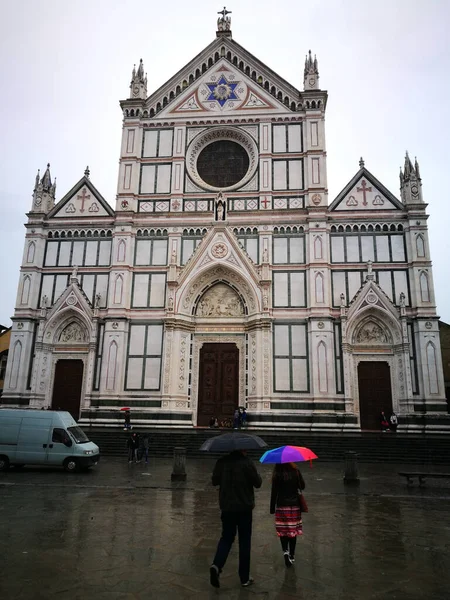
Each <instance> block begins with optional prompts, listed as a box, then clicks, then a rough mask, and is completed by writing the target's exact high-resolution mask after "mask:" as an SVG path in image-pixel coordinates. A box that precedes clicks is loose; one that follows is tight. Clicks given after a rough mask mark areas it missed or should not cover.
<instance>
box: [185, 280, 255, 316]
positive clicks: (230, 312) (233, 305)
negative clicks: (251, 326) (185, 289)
mask: <svg viewBox="0 0 450 600" xmlns="http://www.w3.org/2000/svg"><path fill="white" fill-rule="evenodd" d="M196 314H197V316H198V317H239V316H241V315H243V314H244V307H243V304H242V301H241V299H240V298H239V296H238V295H237V293H236V292H235V291H234V290H233V289H231V288H230V287H229V286H227V285H225V284H223V283H219V284H217V285H215V286H214V287H213V288H211V289H210V290H208V291H207V292H206V293H205V294H204V296H203V297H202V298H201V300H200V302H199V304H198V306H197V312H196Z"/></svg>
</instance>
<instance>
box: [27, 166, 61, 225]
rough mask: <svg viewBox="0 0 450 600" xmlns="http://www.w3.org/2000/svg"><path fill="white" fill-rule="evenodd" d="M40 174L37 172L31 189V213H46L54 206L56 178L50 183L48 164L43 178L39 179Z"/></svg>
mask: <svg viewBox="0 0 450 600" xmlns="http://www.w3.org/2000/svg"><path fill="white" fill-rule="evenodd" d="M39 177H40V172H39V170H38V172H37V175H36V179H35V183H34V189H33V206H32V208H31V210H32V212H44V213H48V212H49V210H51V209H52V208H53V207H54V206H55V194H56V178H55V180H54V182H53V183H52V178H51V175H50V163H48V164H47V168H46V170H45V173H44V176H43V177H42V179H39Z"/></svg>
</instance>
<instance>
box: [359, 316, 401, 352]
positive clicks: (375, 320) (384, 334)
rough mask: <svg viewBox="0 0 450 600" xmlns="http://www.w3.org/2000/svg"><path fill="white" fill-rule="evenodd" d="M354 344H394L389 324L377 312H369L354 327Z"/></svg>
mask: <svg viewBox="0 0 450 600" xmlns="http://www.w3.org/2000/svg"><path fill="white" fill-rule="evenodd" d="M350 343H351V344H353V345H360V344H362V345H364V344H369V345H374V344H386V345H392V344H393V339H392V335H391V333H390V331H389V326H388V325H387V324H386V323H385V322H384V320H383V319H380V318H379V315H377V314H376V313H374V314H368V315H366V316H365V317H364V318H363V319H361V320H359V322H358V324H357V326H356V327H355V328H354V329H353V334H352V337H351V340H350Z"/></svg>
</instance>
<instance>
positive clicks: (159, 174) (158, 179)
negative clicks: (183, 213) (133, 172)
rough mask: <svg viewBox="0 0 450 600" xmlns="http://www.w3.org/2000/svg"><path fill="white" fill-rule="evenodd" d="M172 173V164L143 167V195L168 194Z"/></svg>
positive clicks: (141, 190)
mask: <svg viewBox="0 0 450 600" xmlns="http://www.w3.org/2000/svg"><path fill="white" fill-rule="evenodd" d="M171 173H172V165H171V164H162V163H161V164H157V165H142V167H141V186H140V187H141V189H140V193H141V194H168V193H169V192H170V180H171Z"/></svg>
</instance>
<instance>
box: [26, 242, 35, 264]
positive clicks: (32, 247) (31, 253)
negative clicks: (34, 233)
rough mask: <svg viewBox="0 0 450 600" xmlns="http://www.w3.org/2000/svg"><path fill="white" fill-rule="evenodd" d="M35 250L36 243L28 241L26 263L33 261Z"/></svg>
mask: <svg viewBox="0 0 450 600" xmlns="http://www.w3.org/2000/svg"><path fill="white" fill-rule="evenodd" d="M35 250H36V244H35V243H34V242H30V243H29V244H28V251H27V263H32V262H33V261H34V253H35Z"/></svg>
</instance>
